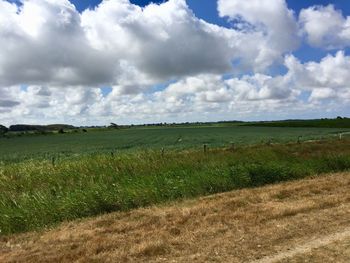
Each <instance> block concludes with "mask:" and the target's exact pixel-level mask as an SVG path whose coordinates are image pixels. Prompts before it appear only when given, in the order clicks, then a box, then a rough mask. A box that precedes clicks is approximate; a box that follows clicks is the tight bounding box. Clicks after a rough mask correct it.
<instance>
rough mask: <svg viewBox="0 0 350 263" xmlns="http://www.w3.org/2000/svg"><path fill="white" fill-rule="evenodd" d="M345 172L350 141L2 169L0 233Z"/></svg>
mask: <svg viewBox="0 0 350 263" xmlns="http://www.w3.org/2000/svg"><path fill="white" fill-rule="evenodd" d="M348 169H350V140H343V141H336V140H333V141H328V142H316V143H305V144H289V145H272V146H257V147H247V148H241V149H236V150H235V151H233V152H232V151H229V150H223V149H217V150H211V151H210V152H207V153H203V152H200V151H187V152H168V153H165V155H164V156H162V155H161V153H160V152H159V151H148V152H145V151H143V152H135V153H130V154H120V155H115V156H111V155H107V154H96V155H91V156H85V157H81V158H78V159H74V160H62V161H58V162H56V163H55V165H52V163H51V162H50V161H42V160H31V161H29V160H28V161H23V162H20V163H13V164H3V165H1V167H0V230H1V233H0V234H10V233H15V232H24V231H29V230H34V229H40V228H43V227H47V226H51V225H54V224H56V223H58V222H62V221H65V220H72V219H76V218H81V217H86V216H91V215H97V214H102V213H106V212H111V211H120V210H128V209H132V208H136V207H141V206H147V205H150V204H156V203H161V202H166V201H170V200H175V199H181V198H189V197H195V196H200V195H207V194H212V193H217V192H224V191H229V190H233V189H238V188H243V187H255V186H261V185H265V184H271V183H276V182H281V181H286V180H294V179H299V178H303V177H306V176H309V175H317V174H320V173H328V172H337V171H345V170H348Z"/></svg>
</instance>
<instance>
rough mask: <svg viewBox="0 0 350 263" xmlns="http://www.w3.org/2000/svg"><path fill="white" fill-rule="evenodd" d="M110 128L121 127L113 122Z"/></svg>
mask: <svg viewBox="0 0 350 263" xmlns="http://www.w3.org/2000/svg"><path fill="white" fill-rule="evenodd" d="M108 128H112V129H119V125H118V124H116V123H114V122H111V124H110V125H109V126H108Z"/></svg>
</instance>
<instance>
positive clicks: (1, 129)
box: [0, 125, 9, 135]
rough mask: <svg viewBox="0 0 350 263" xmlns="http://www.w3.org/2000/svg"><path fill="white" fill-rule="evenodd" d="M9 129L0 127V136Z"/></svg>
mask: <svg viewBox="0 0 350 263" xmlns="http://www.w3.org/2000/svg"><path fill="white" fill-rule="evenodd" d="M8 131H9V129H8V128H7V127H5V126H3V125H0V135H3V134H5V133H7V132H8Z"/></svg>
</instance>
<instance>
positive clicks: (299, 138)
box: [298, 136, 302, 144]
mask: <svg viewBox="0 0 350 263" xmlns="http://www.w3.org/2000/svg"><path fill="white" fill-rule="evenodd" d="M301 137H302V136H299V137H298V143H299V144H300V143H301Z"/></svg>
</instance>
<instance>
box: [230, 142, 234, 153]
mask: <svg viewBox="0 0 350 263" xmlns="http://www.w3.org/2000/svg"><path fill="white" fill-rule="evenodd" d="M230 150H231V151H234V150H235V144H234V142H231V145H230Z"/></svg>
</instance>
